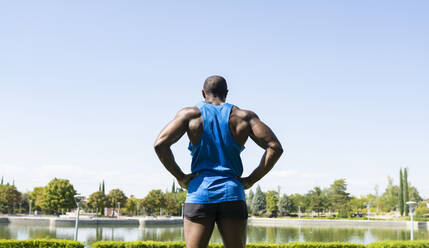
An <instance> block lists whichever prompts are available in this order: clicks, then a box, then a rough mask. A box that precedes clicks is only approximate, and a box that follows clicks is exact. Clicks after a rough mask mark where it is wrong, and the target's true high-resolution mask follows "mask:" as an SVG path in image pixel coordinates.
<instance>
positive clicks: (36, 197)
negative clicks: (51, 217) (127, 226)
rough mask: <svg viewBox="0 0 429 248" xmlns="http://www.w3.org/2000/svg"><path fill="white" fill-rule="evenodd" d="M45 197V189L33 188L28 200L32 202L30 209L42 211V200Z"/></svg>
mask: <svg viewBox="0 0 429 248" xmlns="http://www.w3.org/2000/svg"><path fill="white" fill-rule="evenodd" d="M44 196H45V187H34V189H33V192H31V193H30V196H29V200H32V201H33V202H32V208H33V209H34V210H39V211H40V210H42V203H43V198H44Z"/></svg>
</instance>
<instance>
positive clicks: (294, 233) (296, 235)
mask: <svg viewBox="0 0 429 248" xmlns="http://www.w3.org/2000/svg"><path fill="white" fill-rule="evenodd" d="M73 236H74V227H73V226H56V227H55V226H49V225H48V224H28V223H25V224H24V223H19V224H18V223H17V224H15V223H14V224H7V223H1V224H0V239H21V240H22V239H35V238H59V239H73ZM415 237H416V239H426V240H427V239H429V231H425V230H419V231H415ZM409 239H410V232H409V231H408V230H405V229H381V228H369V229H362V228H323V227H256V226H249V227H248V241H249V242H274V243H288V242H292V241H322V242H328V241H349V242H357V243H364V244H367V243H370V242H373V241H377V240H409ZM79 240H80V241H83V242H85V243H86V244H87V245H91V244H92V243H94V242H96V241H100V240H123V241H134V240H159V241H169V240H174V241H178V240H183V226H181V225H156V226H146V227H137V226H127V225H125V226H113V225H110V226H109V225H99V226H81V227H80V228H79ZM210 241H211V242H222V239H221V237H220V234H219V231H218V230H217V229H216V228H215V230H214V233H213V236H212V239H211V240H210Z"/></svg>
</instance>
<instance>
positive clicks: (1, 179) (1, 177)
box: [0, 176, 3, 185]
mask: <svg viewBox="0 0 429 248" xmlns="http://www.w3.org/2000/svg"><path fill="white" fill-rule="evenodd" d="M0 185H3V176H2V177H1V183H0Z"/></svg>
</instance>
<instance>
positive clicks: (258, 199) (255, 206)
mask: <svg viewBox="0 0 429 248" xmlns="http://www.w3.org/2000/svg"><path fill="white" fill-rule="evenodd" d="M266 206H267V202H266V200H265V195H264V193H263V192H262V190H261V187H260V186H259V185H258V187H256V191H255V195H254V196H253V199H252V213H253V214H254V215H256V216H259V215H262V214H263V213H265V211H266Z"/></svg>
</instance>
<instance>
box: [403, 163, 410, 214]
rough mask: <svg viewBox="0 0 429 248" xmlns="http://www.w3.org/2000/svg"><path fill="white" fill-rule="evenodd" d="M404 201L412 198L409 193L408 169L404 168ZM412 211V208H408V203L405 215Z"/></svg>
mask: <svg viewBox="0 0 429 248" xmlns="http://www.w3.org/2000/svg"><path fill="white" fill-rule="evenodd" d="M403 183H404V202H405V203H406V202H408V201H409V200H410V196H409V194H408V169H407V168H404V182H403ZM409 212H410V209H409V208H408V205H407V204H405V215H406V216H408V213H409Z"/></svg>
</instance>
